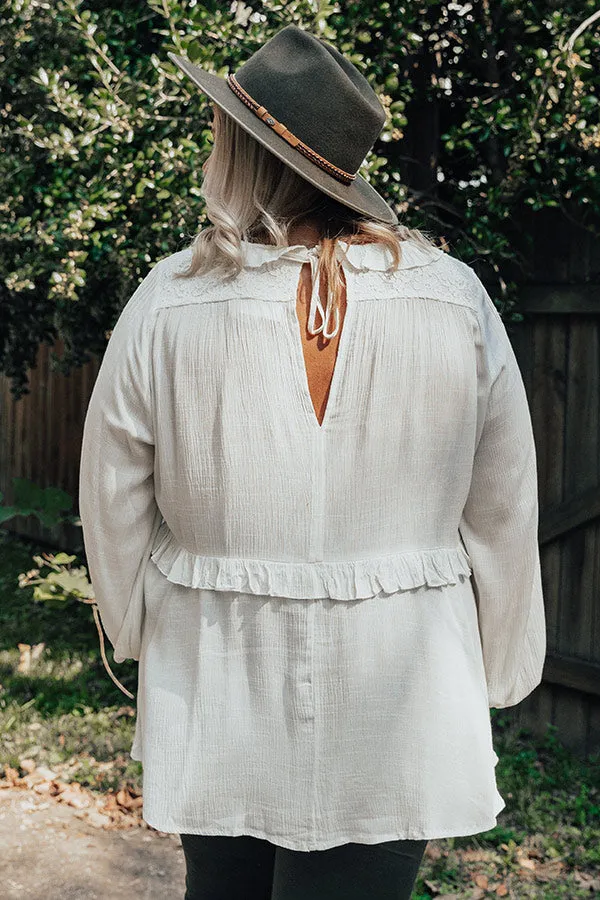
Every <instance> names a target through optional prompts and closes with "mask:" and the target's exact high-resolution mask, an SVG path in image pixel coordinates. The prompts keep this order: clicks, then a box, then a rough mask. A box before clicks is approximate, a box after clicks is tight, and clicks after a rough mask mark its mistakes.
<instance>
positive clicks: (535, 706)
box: [0, 215, 600, 753]
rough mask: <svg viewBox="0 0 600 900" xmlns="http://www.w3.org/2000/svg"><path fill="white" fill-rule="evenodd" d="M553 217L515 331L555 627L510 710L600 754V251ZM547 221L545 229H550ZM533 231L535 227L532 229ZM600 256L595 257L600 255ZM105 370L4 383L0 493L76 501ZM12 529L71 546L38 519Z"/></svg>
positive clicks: (44, 365)
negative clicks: (18, 484) (91, 413)
mask: <svg viewBox="0 0 600 900" xmlns="http://www.w3.org/2000/svg"><path fill="white" fill-rule="evenodd" d="M552 222H553V219H552V216H550V217H546V218H545V219H544V218H543V217H542V218H540V217H539V215H538V217H537V219H536V238H535V247H534V251H533V253H532V260H531V261H532V276H531V278H530V280H529V281H528V282H527V283H526V284H523V287H522V291H521V304H520V308H521V310H522V311H524V313H525V321H524V322H523V323H519V324H517V325H509V328H508V330H509V334H510V337H511V341H512V343H513V346H514V348H515V353H516V355H517V358H518V360H519V365H520V367H521V371H522V373H523V379H524V382H525V386H526V389H527V394H528V398H529V402H530V407H531V413H532V420H533V428H534V435H535V440H536V448H537V457H538V482H539V495H540V532H539V539H540V552H541V561H542V578H543V584H544V594H545V602H546V615H547V624H548V656H547V660H546V665H545V669H544V679H543V682H542V684H541V685H540V686H539V687H538V688H537V689H536V690H535V691H534V692H533V693H532V694H531V695H530V696H529V697H528V698H527V699H526V700H524V701H523V702H522V703H521V704H519V705H518V706H517V707H511V708H509V709H507V710H505V711H503V712H504V714H505V715H506V717H507V719H508V721H509V723H510V725H511V727H527V728H529V729H530V730H531V731H532V732H534V733H537V734H542V733H543V732H544V731H545V729H546V725H547V723H552V724H554V725H556V726H557V727H558V733H559V737H560V739H561V740H562V741H563V742H564V743H565V744H566V745H567V746H569V747H570V748H571V749H573V750H574V751H576V752H579V753H591V752H598V751H600V285H599V284H598V283H597V281H594V280H591V279H594V278H596V279H597V278H598V275H597V273H598V272H600V251H599V250H598V249H597V248H598V246H599V245H600V242H598V241H595V242H594V241H592V240H591V239H590V238H589V236H587V235H585V234H582V233H580V232H577V230H576V229H575V230H574V229H573V228H571V229H567V230H564V228H563V229H562V233H561V231H560V230H557V228H556V227H555V225H553V224H552ZM544 223H545V224H544ZM532 227H533V226H532ZM594 254H596V256H594ZM97 369H98V364H97V362H93V363H90V364H88V365H87V366H85V367H84V368H82V369H81V370H79V371H77V372H75V373H74V374H73V375H71V376H70V377H65V376H62V375H59V374H54V373H51V372H50V371H49V351H48V349H47V348H42V349H41V350H40V354H39V358H38V366H37V368H36V369H35V370H33V371H32V373H31V394H30V395H28V396H26V397H25V398H23V399H22V400H20V401H18V402H14V401H13V400H12V397H11V395H10V392H9V390H8V384H7V383H6V381H3V382H2V383H1V384H0V421H1V422H2V431H1V434H0V489H1V490H3V491H5V493H7V495H8V497H9V499H10V487H9V485H10V479H11V477H12V476H13V475H20V476H24V477H27V478H29V479H31V480H32V481H35V482H36V483H38V484H40V485H42V486H46V485H56V486H60V487H62V488H63V489H64V490H66V491H68V492H69V493H71V494H72V495H73V496H74V497H75V498H76V495H77V482H78V461H79V453H80V446H81V432H82V426H83V420H84V416H85V409H86V406H87V402H88V398H89V395H90V392H91V388H92V385H93V382H94V378H95V376H96V373H97ZM9 527H11V529H12V530H13V531H16V532H18V533H20V534H24V535H29V536H32V537H35V538H39V539H40V540H42V539H46V540H47V539H48V538H49V537H50V538H51V539H53V540H54V541H55V542H56V543H57V544H58V545H59V546H66V547H71V546H72V544H73V533H72V532H71V531H70V530H69V529H67V530H64V529H61V530H56V531H54V532H53V533H52V534H51V535H49V534H48V532H45V531H44V530H43V529H41V528H40V526H39V525H37V524H36V523H35V522H31V521H30V520H24V519H21V520H13V522H12V523H11V524H10V526H9Z"/></svg>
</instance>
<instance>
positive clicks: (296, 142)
mask: <svg viewBox="0 0 600 900" xmlns="http://www.w3.org/2000/svg"><path fill="white" fill-rule="evenodd" d="M226 81H227V84H228V85H229V87H230V88H231V90H232V91H233V93H234V94H237V96H238V97H239V98H240V100H241V101H242V103H245V104H246V106H247V107H249V109H251V110H252V112H254V113H255V114H256V115H257V116H258V118H259V119H262V120H263V122H265V123H266V124H267V125H270V126H271V128H272V129H273V131H276V132H277V134H278V135H279V136H280V137H282V138H283V139H284V141H287V142H288V144H290V145H291V146H292V147H294V148H295V149H296V150H298V151H299V152H300V153H302V155H303V156H306V157H307V159H310V161H311V162H314V163H315V165H317V166H319V168H321V169H323V171H325V172H327V173H328V174H329V175H332V176H333V177H334V178H337V180H338V181H341V182H342V184H351V183H352V182H353V181H354V179H355V178H356V173H354V175H352V174H351V173H350V172H344V170H343V169H340V168H339V167H338V166H334V165H333V163H331V162H329V160H328V159H325V157H323V156H321V155H320V154H319V153H317V151H316V150H313V149H312V147H309V146H308V144H305V143H304V142H303V141H301V140H300V138H298V137H296V135H295V134H292V132H291V131H290V130H289V129H288V128H286V126H285V125H284V124H283V123H282V122H278V121H277V119H276V118H275V117H274V116H272V115H271V114H270V113H269V111H268V109H266V108H265V107H264V106H261V105H260V103H258V102H257V101H256V100H255V99H254V98H253V97H251V96H250V94H249V93H248V92H247V91H245V90H244V88H243V87H242V86H241V84H240V83H239V82H238V81H237V80H236V77H235V75H227V77H226Z"/></svg>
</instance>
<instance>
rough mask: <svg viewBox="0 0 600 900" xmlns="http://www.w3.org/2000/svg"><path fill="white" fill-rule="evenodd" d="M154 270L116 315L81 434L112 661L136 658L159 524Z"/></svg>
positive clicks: (89, 541)
mask: <svg viewBox="0 0 600 900" xmlns="http://www.w3.org/2000/svg"><path fill="white" fill-rule="evenodd" d="M158 268H159V264H157V265H155V266H154V268H153V269H152V270H151V271H150V273H149V274H148V275H147V276H146V278H145V279H144V280H143V281H142V283H141V284H140V285H139V287H138V288H137V290H136V291H135V293H134V294H133V296H132V297H131V299H130V300H129V302H128V303H127V304H126V306H125V307H124V309H123V311H122V312H121V314H120V316H119V319H118V321H117V323H116V325H115V327H114V329H113V332H112V335H111V337H110V339H109V342H108V346H107V348H106V351H105V354H104V357H103V360H102V364H101V366H100V371H99V373H98V376H97V379H96V382H95V384H94V388H93V391H92V395H91V398H90V402H89V406H88V410H87V414H86V419H85V423H84V430H83V440H82V449H81V459H80V474H79V512H80V517H81V522H82V527H83V539H84V545H85V551H86V557H87V562H88V570H89V574H90V579H91V582H92V586H93V588H94V593H95V597H96V602H97V604H98V610H99V613H100V618H101V620H102V624H103V626H104V630H105V631H106V634H107V636H108V638H109V640H110V642H111V644H112V645H113V648H114V659H115V662H118V663H119V662H123V661H124V660H125V659H127V658H133V659H139V653H140V645H141V637H142V629H143V618H144V597H143V578H144V569H145V567H146V565H147V563H148V559H149V556H150V551H151V549H152V543H153V541H154V537H155V535H156V532H157V531H158V527H159V525H160V521H161V515H160V511H159V509H158V507H157V504H156V500H155V496H154V475H153V471H154V426H153V416H152V402H153V390H152V366H151V343H152V322H153V318H154V316H153V309H152V306H153V298H154V296H155V292H156V285H157V281H158V271H157V270H158Z"/></svg>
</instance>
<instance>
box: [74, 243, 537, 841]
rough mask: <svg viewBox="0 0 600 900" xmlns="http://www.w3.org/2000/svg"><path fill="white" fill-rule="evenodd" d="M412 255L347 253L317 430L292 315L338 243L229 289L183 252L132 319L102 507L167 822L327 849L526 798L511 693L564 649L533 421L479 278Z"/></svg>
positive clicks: (486, 822) (122, 337)
mask: <svg viewBox="0 0 600 900" xmlns="http://www.w3.org/2000/svg"><path fill="white" fill-rule="evenodd" d="M402 246H403V250H402V263H401V266H400V268H399V270H398V271H396V272H393V271H391V268H390V266H391V258H390V255H389V253H388V251H387V250H386V249H385V248H383V247H382V246H380V245H376V244H369V245H363V246H357V245H348V244H345V243H343V242H340V243H338V245H337V254H338V258H339V259H340V261H341V263H342V265H343V268H344V273H345V278H346V285H347V306H346V313H345V318H344V321H343V325H342V330H341V334H340V342H339V346H338V352H337V359H336V364H335V369H334V373H333V380H332V384H331V389H330V393H329V399H328V402H327V407H326V412H325V417H324V420H323V422H322V425H319V423H318V420H317V418H316V415H315V412H314V408H313V405H312V401H311V397H310V393H309V386H308V379H307V375H306V369H305V364H304V359H303V350H302V343H301V334H300V327H299V321H298V317H297V312H296V292H297V285H298V280H299V276H300V271H301V267H302V264H303V263H304V262H307V261H308V262H311V263H312V268H313V271H314V266H315V262H316V259H317V256H318V253H319V251H320V246H319V245H317V247H315V248H312V249H311V250H309V249H308V248H307V247H305V246H304V245H296V246H292V247H269V246H266V245H260V244H249V243H246V242H244V244H243V254H244V268H243V270H242V272H241V273H240V274H239V275H238V276H236V277H235V278H230V279H223V278H220V277H216V276H215V275H203V276H198V275H197V276H194V277H192V278H191V279H180V280H177V279H175V278H174V277H173V276H174V273H176V272H177V271H181V270H183V269H184V268H185V267H186V266H187V264H188V263H189V260H190V257H191V249H190V248H187V249H185V250H181V251H179V252H177V253H174V254H172V255H170V256H167V257H165V258H164V259H162V260H160V261H159V262H158V263H157V264H156V265H155V266H154V267H153V268H152V269H151V271H150V272H149V274H148V275H147V276H146V278H145V279H144V280H143V281H142V283H141V284H140V286H139V287H138V289H137V290H136V291H135V293H134V294H133V296H132V297H131V299H130V300H129V302H128V303H127V304H126V306H125V308H124V309H123V311H122V313H121V315H120V317H119V319H118V321H117V323H116V326H115V328H114V330H113V333H112V336H111V338H110V340H109V343H108V346H107V349H106V352H105V355H104V358H103V361H102V365H101V368H100V372H99V374H98V378H97V381H96V383H95V385H94V389H93V393H92V396H91V400H90V404H89V408H88V412H87V417H86V421H85V428H84V434H83V445H82V452H81V470H80V487H79V503H80V514H81V520H82V523H83V534H84V540H85V547H86V555H87V561H88V567H89V572H90V576H91V580H92V584H93V587H94V590H95V594H96V601H97V603H98V608H99V611H100V615H101V618H102V622H103V625H104V628H105V631H106V633H107V635H108V638H109V640H110V641H111V643H112V645H113V647H114V658H115V661H116V662H122V661H123V660H125V659H127V658H132V659H134V660H139V680H138V693H137V703H138V709H137V720H136V731H135V738H134V741H133V746H132V748H131V756H132V758H133V759H137V760H141V761H142V763H143V790H144V810H143V815H144V819H145V820H146V822H148V823H149V824H150V825H152V826H153V827H155V828H157V829H159V830H160V831H163V832H175V833H191V834H219V835H240V834H247V835H254V836H256V837H261V838H266V839H267V840H269V841H271V842H273V843H275V844H279V845H281V846H283V847H288V848H291V849H295V850H303V851H309V850H322V849H326V848H329V847H333V846H336V845H339V844H342V843H346V842H349V841H354V842H358V843H366V844H372V843H378V842H380V841H386V840H394V839H402V838H412V839H422V838H427V839H430V838H442V837H449V836H453V835H469V834H475V833H479V832H482V831H486V830H488V829H490V828H492V827H493V826H494V825H495V824H496V817H497V815H498V813H499V812H500V811H501V810H502V809H503V808H504V806H505V802H504V800H503V798H502V796H501V795H500V794H499V792H498V789H497V785H496V780H495V768H494V767H495V765H496V763H497V760H498V757H497V755H496V753H495V752H494V749H493V745H492V733H491V722H490V715H489V708H490V707H498V708H502V707H508V706H513V705H515V704H517V703H519V702H520V701H521V700H523V698H524V697H526V696H527V695H528V694H529V693H530V692H531V691H533V689H534V688H535V687H536V686H537V685H538V684H539V683H540V681H541V676H542V667H543V662H544V656H545V651H546V635H545V619H544V604H543V597H542V585H541V578H540V561H539V551H538V540H537V528H538V497H537V473H536V457H535V446H534V439H533V433H532V427H531V420H530V413H529V408H528V403H527V398H526V394H525V389H524V386H523V382H522V379H521V375H520V372H519V368H518V366H517V362H516V359H515V355H514V353H513V350H512V347H511V344H510V341H509V339H508V335H507V333H506V330H505V327H504V324H503V322H502V319H501V318H500V315H499V313H498V311H497V309H496V307H495V306H494V304H493V303H492V301H491V299H490V297H489V296H488V294H487V293H486V291H485V289H484V287H483V285H482V283H481V281H480V280H479V279H478V277H477V276H476V275H475V273H474V271H473V270H472V269H471V268H470V267H469V266H467V265H466V264H465V263H463V262H461V261H459V260H458V259H456V258H454V257H452V256H451V255H449V254H446V253H443V252H441V251H439V250H428V249H426V248H425V249H424V248H422V247H421V246H420V245H419V244H417V243H415V242H413V241H407V242H405V243H404V244H403V245H402ZM315 288H317V286H316V285H315ZM317 299H318V294H317V290H315V291H314V292H313V298H312V304H313V307H314V308H313V310H312V312H315V310H316V307H317V305H318V304H317Z"/></svg>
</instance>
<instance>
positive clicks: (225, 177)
mask: <svg viewBox="0 0 600 900" xmlns="http://www.w3.org/2000/svg"><path fill="white" fill-rule="evenodd" d="M213 112H214V120H213V136H214V143H213V149H212V152H211V154H210V156H209V157H208V159H207V160H206V162H205V163H204V165H203V166H202V169H203V172H204V178H203V182H202V187H201V191H200V193H201V196H202V197H203V198H204V201H205V210H206V217H207V218H208V220H209V221H210V222H212V225H210V226H208V227H206V228H203V229H201V230H200V231H199V232H198V234H197V235H196V237H195V238H194V239H193V241H192V244H191V245H190V246H191V248H192V259H191V261H190V265H189V267H188V268H187V269H186V270H184V271H183V272H180V273H178V275H177V277H179V278H188V277H190V276H192V275H195V274H204V273H208V272H217V273H221V274H222V275H223V276H224V277H235V276H236V275H237V274H239V272H240V271H241V270H242V268H243V264H244V253H243V249H242V246H241V241H242V240H245V241H249V242H256V243H264V244H269V245H273V246H276V247H284V246H288V245H289V239H288V235H289V232H290V229H291V228H292V226H294V225H299V224H301V223H302V222H303V221H304V220H308V219H310V220H311V221H314V222H315V223H316V225H317V227H318V228H319V231H320V239H321V244H322V248H321V253H320V254H319V276H320V280H321V283H325V285H327V290H328V291H329V290H331V291H332V292H333V293H334V299H333V302H334V309H335V308H336V307H337V306H338V304H339V302H340V294H341V290H342V288H343V280H342V275H341V266H340V265H339V263H338V261H337V259H336V255H335V243H336V240H338V239H341V240H344V241H346V242H347V243H360V244H364V243H378V244H383V245H384V246H385V247H387V248H388V249H389V251H390V253H391V255H392V261H393V266H392V268H393V269H394V270H395V269H397V268H398V266H399V265H400V260H401V252H402V250H401V244H402V242H403V241H405V240H409V239H411V240H415V241H417V243H419V244H421V245H423V246H425V247H431V246H435V244H434V242H433V240H432V239H431V238H430V237H429V236H427V235H426V234H425V233H424V232H422V231H421V230H419V229H416V228H408V227H407V226H405V225H386V224H384V223H382V222H377V221H375V220H373V219H369V217H368V216H365V215H363V214H362V213H358V212H356V211H354V210H352V209H350V208H349V207H347V206H344V205H343V204H342V203H339V202H338V201H336V200H334V199H333V198H331V197H329V196H328V195H327V194H325V193H323V191H320V190H319V189H318V188H317V187H314V186H313V185H312V184H310V182H308V181H306V180H305V179H304V178H302V177H301V176H300V175H297V174H296V172H294V170H293V169H291V168H290V167H289V166H287V165H285V163H283V162H282V161H281V160H280V159H278V158H277V157H276V156H275V155H274V154H273V153H270V152H269V151H268V150H267V149H266V148H265V147H263V145H262V144H261V143H259V142H258V141H257V140H255V139H254V138H253V137H252V135H250V134H248V132H246V131H244V129H243V128H241V127H240V126H239V125H238V124H237V122H236V121H235V120H234V119H232V118H231V117H230V116H228V115H227V114H226V113H224V112H223V111H222V110H221V108H220V107H219V106H218V105H217V104H213ZM329 285H331V287H329Z"/></svg>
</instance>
